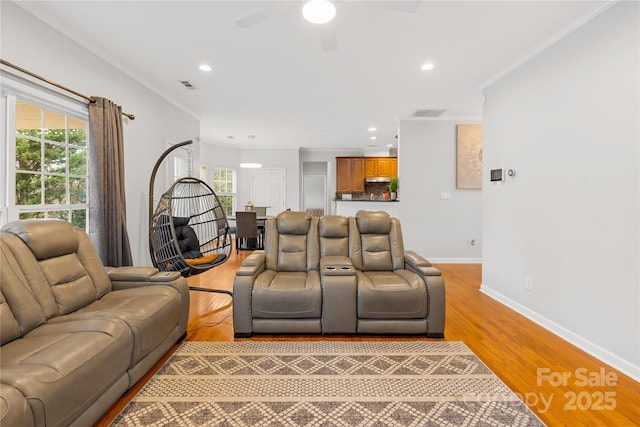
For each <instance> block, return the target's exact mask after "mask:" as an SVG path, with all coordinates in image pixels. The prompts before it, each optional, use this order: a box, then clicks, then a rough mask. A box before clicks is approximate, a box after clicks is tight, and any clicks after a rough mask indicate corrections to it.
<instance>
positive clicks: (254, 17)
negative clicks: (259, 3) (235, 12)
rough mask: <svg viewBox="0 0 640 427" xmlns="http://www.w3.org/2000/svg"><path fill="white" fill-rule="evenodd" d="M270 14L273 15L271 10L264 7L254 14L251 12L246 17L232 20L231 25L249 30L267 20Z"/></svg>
mask: <svg viewBox="0 0 640 427" xmlns="http://www.w3.org/2000/svg"><path fill="white" fill-rule="evenodd" d="M271 13H273V9H272V8H270V7H266V8H264V9H260V10H256V11H255V12H252V13H250V14H248V15H245V16H242V17H240V18H237V19H234V20H233V23H234V24H236V25H237V26H238V27H240V28H249V27H251V26H253V25H255V24H257V23H259V22H262V21H264V20H265V19H267V18H268V17H269V16H270V15H271Z"/></svg>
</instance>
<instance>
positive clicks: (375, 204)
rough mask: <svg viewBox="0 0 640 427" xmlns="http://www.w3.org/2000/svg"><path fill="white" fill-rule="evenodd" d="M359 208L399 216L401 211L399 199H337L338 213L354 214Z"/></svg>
mask: <svg viewBox="0 0 640 427" xmlns="http://www.w3.org/2000/svg"><path fill="white" fill-rule="evenodd" d="M359 210H365V211H385V212H387V213H388V214H389V215H391V216H395V217H397V216H398V215H399V213H400V201H399V200H336V215H344V216H354V215H355V214H356V212H358V211H359Z"/></svg>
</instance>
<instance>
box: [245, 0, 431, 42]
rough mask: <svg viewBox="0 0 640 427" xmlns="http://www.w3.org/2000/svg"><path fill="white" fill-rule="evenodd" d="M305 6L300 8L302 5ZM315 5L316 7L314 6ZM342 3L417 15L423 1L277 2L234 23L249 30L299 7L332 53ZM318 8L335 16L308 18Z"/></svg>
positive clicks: (336, 40) (308, 0)
mask: <svg viewBox="0 0 640 427" xmlns="http://www.w3.org/2000/svg"><path fill="white" fill-rule="evenodd" d="M301 3H302V4H303V5H302V6H300V4H301ZM314 3H315V5H314ZM340 3H342V4H345V3H349V4H359V5H364V6H370V7H377V8H382V9H387V10H393V11H396V12H404V13H415V12H416V11H417V10H418V8H419V7H420V5H421V3H422V1H421V0H395V1H394V0H387V1H382V0H369V1H349V2H347V1H329V0H299V1H284V2H283V1H277V2H268V4H267V5H266V6H264V7H262V8H260V9H258V10H256V11H254V12H251V13H249V14H248V15H245V16H242V17H239V18H236V19H234V20H233V23H234V24H236V25H237V26H239V27H240V28H243V29H245V28H249V27H252V26H254V25H256V24H258V23H260V22H262V21H264V20H266V19H268V18H269V17H270V16H271V15H272V14H273V13H275V11H276V10H277V9H279V8H290V7H294V6H297V7H299V8H300V10H301V12H302V13H303V15H304V17H305V19H307V21H309V22H311V23H313V24H315V25H318V34H319V36H320V42H321V45H322V51H323V52H332V51H336V50H338V36H337V33H336V28H335V25H334V24H333V23H332V22H331V21H332V19H333V15H335V14H338V13H340V11H339V9H340V7H341V5H340ZM313 6H318V7H329V8H333V15H332V16H331V17H330V18H329V19H328V20H319V21H318V22H316V21H313V20H312V19H310V18H309V17H307V11H305V10H304V9H309V8H310V7H313Z"/></svg>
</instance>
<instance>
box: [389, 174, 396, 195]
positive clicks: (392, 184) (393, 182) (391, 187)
mask: <svg viewBox="0 0 640 427" xmlns="http://www.w3.org/2000/svg"><path fill="white" fill-rule="evenodd" d="M389 192H390V193H397V192H398V177H397V176H394V177H391V180H390V181H389Z"/></svg>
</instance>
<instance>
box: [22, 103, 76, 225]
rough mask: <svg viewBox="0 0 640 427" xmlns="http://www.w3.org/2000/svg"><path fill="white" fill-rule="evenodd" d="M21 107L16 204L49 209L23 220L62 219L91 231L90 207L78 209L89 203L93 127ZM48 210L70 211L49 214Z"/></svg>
mask: <svg viewBox="0 0 640 427" xmlns="http://www.w3.org/2000/svg"><path fill="white" fill-rule="evenodd" d="M17 104H18V108H17V116H16V128H17V130H16V140H15V141H16V159H15V161H16V163H15V168H16V175H15V177H16V187H15V196H16V199H15V203H16V205H17V206H25V207H26V206H34V207H36V206H37V205H42V207H43V208H44V209H43V210H42V211H40V210H38V208H37V207H36V210H34V211H25V210H22V211H21V212H20V214H19V217H20V218H21V219H27V218H59V219H64V220H66V221H70V222H72V223H73V224H74V225H76V226H78V227H80V228H83V229H86V224H87V209H86V207H84V206H83V207H80V206H77V207H75V206H73V205H79V204H80V205H84V204H86V203H87V185H88V177H87V127H88V126H87V123H86V122H85V121H82V120H78V119H75V118H72V117H65V116H64V115H62V114H59V113H55V112H52V111H48V110H42V109H41V108H39V107H36V106H32V105H29V104H26V103H24V102H20V101H19V102H18V103H17ZM65 119H66V120H65ZM41 120H44V121H43V122H41ZM38 123H43V128H38V127H37V126H38V125H37V124H38ZM22 124H26V125H27V126H29V127H28V128H25V127H24V126H21V125H22ZM47 125H49V127H51V128H46V126H47ZM60 125H62V127H60ZM54 126H55V127H54ZM67 128H68V129H67ZM46 205H67V206H65V207H62V209H59V208H56V207H54V206H52V209H47V208H45V206H46ZM69 205H71V206H69Z"/></svg>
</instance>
